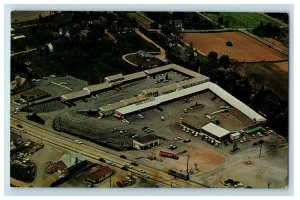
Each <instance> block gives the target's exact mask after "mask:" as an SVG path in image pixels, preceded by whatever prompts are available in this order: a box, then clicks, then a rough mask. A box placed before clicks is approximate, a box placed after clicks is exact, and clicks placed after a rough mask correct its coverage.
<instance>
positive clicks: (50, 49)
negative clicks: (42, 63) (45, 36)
mask: <svg viewBox="0 0 300 200" xmlns="http://www.w3.org/2000/svg"><path fill="white" fill-rule="evenodd" d="M47 47H48V49H49V51H50V53H52V52H54V49H53V45H52V44H51V42H50V43H49V44H47Z"/></svg>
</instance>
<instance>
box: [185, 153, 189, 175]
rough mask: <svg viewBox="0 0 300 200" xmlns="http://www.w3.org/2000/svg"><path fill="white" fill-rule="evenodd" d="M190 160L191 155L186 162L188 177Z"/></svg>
mask: <svg viewBox="0 0 300 200" xmlns="http://www.w3.org/2000/svg"><path fill="white" fill-rule="evenodd" d="M189 158H190V155H189V154H188V155H187V160H186V172H187V175H189Z"/></svg>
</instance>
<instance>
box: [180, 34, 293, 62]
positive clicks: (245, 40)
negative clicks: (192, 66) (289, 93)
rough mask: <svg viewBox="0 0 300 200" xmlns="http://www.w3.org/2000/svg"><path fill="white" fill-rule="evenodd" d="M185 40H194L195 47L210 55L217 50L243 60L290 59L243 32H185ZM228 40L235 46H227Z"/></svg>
mask: <svg viewBox="0 0 300 200" xmlns="http://www.w3.org/2000/svg"><path fill="white" fill-rule="evenodd" d="M183 41H184V42H185V43H190V42H192V43H193V46H194V48H196V49H198V50H199V51H200V52H202V53H203V54H205V55H208V53H209V52H210V51H216V52H217V53H218V56H222V55H228V56H229V57H230V58H231V59H234V60H237V61H241V62H243V61H246V62H257V61H279V60H287V59H288V57H287V56H286V55H284V54H282V53H280V52H278V51H276V50H274V49H272V48H269V47H268V46H266V45H264V44H262V43H260V42H258V41H257V40H255V39H254V38H252V37H250V36H247V35H245V34H243V33H241V32H218V33H185V34H184V35H183ZM212 41H213V42H212ZM227 41H231V42H232V44H233V46H232V47H229V46H226V42H227Z"/></svg>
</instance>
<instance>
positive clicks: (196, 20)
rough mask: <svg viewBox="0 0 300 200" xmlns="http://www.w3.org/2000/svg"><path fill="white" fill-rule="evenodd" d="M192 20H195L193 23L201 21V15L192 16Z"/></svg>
mask: <svg viewBox="0 0 300 200" xmlns="http://www.w3.org/2000/svg"><path fill="white" fill-rule="evenodd" d="M192 22H193V24H195V23H198V22H199V15H194V16H193V17H192Z"/></svg>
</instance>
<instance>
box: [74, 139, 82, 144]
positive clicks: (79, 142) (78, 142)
mask: <svg viewBox="0 0 300 200" xmlns="http://www.w3.org/2000/svg"><path fill="white" fill-rule="evenodd" d="M74 142H75V143H76V144H82V142H81V141H80V140H74Z"/></svg>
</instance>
